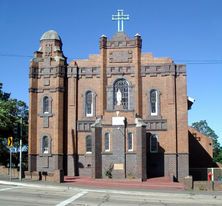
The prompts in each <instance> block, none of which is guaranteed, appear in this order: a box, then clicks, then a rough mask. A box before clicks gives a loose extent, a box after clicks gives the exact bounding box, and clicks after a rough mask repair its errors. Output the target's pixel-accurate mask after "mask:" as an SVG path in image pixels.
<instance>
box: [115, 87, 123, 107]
mask: <svg viewBox="0 0 222 206" xmlns="http://www.w3.org/2000/svg"><path fill="white" fill-rule="evenodd" d="M116 100H117V105H118V106H119V105H121V104H122V93H121V91H120V89H118V91H117V93H116Z"/></svg>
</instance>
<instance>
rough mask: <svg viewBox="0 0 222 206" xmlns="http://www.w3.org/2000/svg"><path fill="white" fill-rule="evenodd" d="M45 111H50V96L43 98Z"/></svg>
mask: <svg viewBox="0 0 222 206" xmlns="http://www.w3.org/2000/svg"><path fill="white" fill-rule="evenodd" d="M43 113H44V114H45V113H49V97H47V96H45V97H44V98H43Z"/></svg>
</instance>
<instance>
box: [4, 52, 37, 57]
mask: <svg viewBox="0 0 222 206" xmlns="http://www.w3.org/2000/svg"><path fill="white" fill-rule="evenodd" d="M0 56H3V57H21V58H32V57H33V56H29V55H22V54H1V53H0Z"/></svg>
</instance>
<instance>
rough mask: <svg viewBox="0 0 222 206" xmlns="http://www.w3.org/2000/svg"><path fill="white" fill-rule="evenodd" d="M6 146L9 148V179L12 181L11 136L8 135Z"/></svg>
mask: <svg viewBox="0 0 222 206" xmlns="http://www.w3.org/2000/svg"><path fill="white" fill-rule="evenodd" d="M8 146H9V150H10V163H9V166H10V181H12V147H13V137H8Z"/></svg>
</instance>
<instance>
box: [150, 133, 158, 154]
mask: <svg viewBox="0 0 222 206" xmlns="http://www.w3.org/2000/svg"><path fill="white" fill-rule="evenodd" d="M150 152H158V141H157V135H155V134H152V135H151V136H150Z"/></svg>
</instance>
